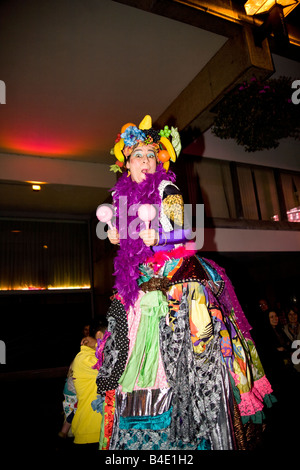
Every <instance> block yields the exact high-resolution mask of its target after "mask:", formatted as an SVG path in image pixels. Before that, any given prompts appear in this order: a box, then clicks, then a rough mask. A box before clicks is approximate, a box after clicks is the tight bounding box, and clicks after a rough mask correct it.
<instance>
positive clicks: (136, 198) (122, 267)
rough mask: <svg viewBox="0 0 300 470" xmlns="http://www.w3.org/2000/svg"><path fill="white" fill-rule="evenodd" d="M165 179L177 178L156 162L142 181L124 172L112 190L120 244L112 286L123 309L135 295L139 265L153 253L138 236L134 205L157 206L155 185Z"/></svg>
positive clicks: (136, 295)
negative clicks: (154, 168)
mask: <svg viewBox="0 0 300 470" xmlns="http://www.w3.org/2000/svg"><path fill="white" fill-rule="evenodd" d="M164 180H167V181H170V182H172V183H173V182H175V180H176V176H175V174H174V173H173V172H172V171H170V170H169V171H168V172H166V171H165V169H164V168H163V166H162V165H161V164H159V165H158V166H157V169H156V172H155V173H153V174H147V176H146V179H145V180H144V181H142V182H141V183H136V182H134V181H132V179H131V178H130V177H128V176H127V174H126V173H124V174H123V175H122V176H121V177H120V178H119V180H118V181H117V183H116V184H115V186H114V187H113V188H112V190H111V191H112V192H113V201H114V205H115V207H116V226H117V229H118V231H119V236H120V248H119V250H118V252H117V255H116V257H115V260H114V276H115V279H116V280H115V285H114V287H115V289H117V291H118V293H119V294H120V296H121V297H122V298H123V301H124V306H125V309H126V310H127V309H128V308H129V307H130V306H131V305H133V304H134V302H135V301H136V299H137V297H138V293H139V287H138V284H137V279H138V278H139V276H140V271H139V265H140V264H141V263H144V262H145V261H146V260H147V258H149V257H150V256H151V255H153V251H152V250H151V248H150V247H147V246H146V245H145V244H144V242H143V241H142V239H141V238H140V237H139V236H138V233H139V225H137V218H138V215H137V209H136V210H135V207H133V205H135V204H137V205H140V204H154V205H156V207H157V208H160V205H161V199H160V196H159V192H158V187H159V184H160V183H161V182H162V181H164ZM120 197H122V198H123V197H124V198H125V197H126V198H127V199H126V201H127V208H126V206H125V207H124V206H122V200H121V201H120ZM124 200H125V199H123V201H124ZM119 201H120V205H119ZM120 206H122V207H120ZM130 207H131V208H132V210H133V213H132V215H129V213H130V212H129V211H130ZM133 222H134V223H133ZM136 225H137V226H136ZM135 226H136V227H135ZM128 232H129V233H128ZM129 235H130V236H129ZM133 238H134V239H133Z"/></svg>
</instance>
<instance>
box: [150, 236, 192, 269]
mask: <svg viewBox="0 0 300 470" xmlns="http://www.w3.org/2000/svg"><path fill="white" fill-rule="evenodd" d="M196 252H197V250H196V249H195V244H194V243H193V242H190V243H186V245H185V246H180V247H178V248H175V249H174V250H171V251H170V250H167V251H157V252H156V253H155V254H154V255H153V256H151V257H150V258H148V259H147V261H146V263H147V264H151V265H152V266H153V270H154V272H158V271H159V270H160V269H161V268H162V267H163V265H164V264H165V262H166V261H168V260H170V259H179V258H186V257H190V256H193V255H194V254H195V253H196Z"/></svg>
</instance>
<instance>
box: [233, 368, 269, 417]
mask: <svg viewBox="0 0 300 470" xmlns="http://www.w3.org/2000/svg"><path fill="white" fill-rule="evenodd" d="M232 375H233V377H234V375H235V374H232ZM234 378H235V377H234ZM272 392H273V390H272V387H271V384H270V382H269V381H268V379H267V378H266V376H263V377H261V378H260V379H258V380H256V381H255V382H254V384H253V387H252V389H251V390H250V391H249V392H245V393H241V394H240V402H239V403H238V407H239V410H240V414H241V418H242V421H243V423H245V422H247V421H248V420H249V419H246V418H251V420H252V421H253V422H254V423H257V422H261V421H262V420H263V418H264V416H263V415H264V413H263V411H262V410H263V408H264V405H265V404H266V405H267V406H272V404H273V403H275V402H276V401H277V400H276V398H275V397H274V396H273V395H272Z"/></svg>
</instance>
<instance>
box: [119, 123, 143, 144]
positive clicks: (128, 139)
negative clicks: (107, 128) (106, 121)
mask: <svg viewBox="0 0 300 470" xmlns="http://www.w3.org/2000/svg"><path fill="white" fill-rule="evenodd" d="M121 137H122V139H124V144H125V146H126V147H132V146H133V145H135V144H136V143H137V142H139V141H144V140H145V138H146V136H145V133H144V132H143V131H142V130H141V129H138V128H137V127H135V126H129V127H127V129H126V130H125V131H124V132H123V133H122V134H121Z"/></svg>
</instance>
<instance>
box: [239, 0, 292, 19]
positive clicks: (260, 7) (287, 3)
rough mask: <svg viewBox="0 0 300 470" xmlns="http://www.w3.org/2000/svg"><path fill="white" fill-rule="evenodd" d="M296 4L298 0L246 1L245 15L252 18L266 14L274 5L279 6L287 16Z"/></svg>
mask: <svg viewBox="0 0 300 470" xmlns="http://www.w3.org/2000/svg"><path fill="white" fill-rule="evenodd" d="M298 3H299V1H298V0H248V1H247V2H246V3H245V5H244V7H245V10H246V13H247V15H249V16H254V15H262V14H264V13H268V12H269V11H270V10H271V9H272V8H273V7H274V6H275V5H280V6H281V7H282V9H283V14H284V16H287V15H288V14H289V13H290V12H291V11H292V10H293V9H294V8H295V7H296V6H297V5H298Z"/></svg>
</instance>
